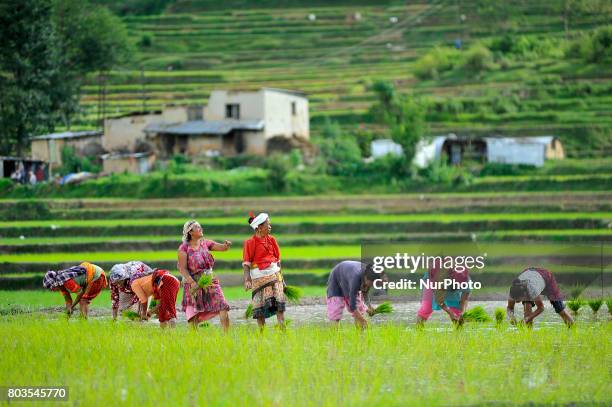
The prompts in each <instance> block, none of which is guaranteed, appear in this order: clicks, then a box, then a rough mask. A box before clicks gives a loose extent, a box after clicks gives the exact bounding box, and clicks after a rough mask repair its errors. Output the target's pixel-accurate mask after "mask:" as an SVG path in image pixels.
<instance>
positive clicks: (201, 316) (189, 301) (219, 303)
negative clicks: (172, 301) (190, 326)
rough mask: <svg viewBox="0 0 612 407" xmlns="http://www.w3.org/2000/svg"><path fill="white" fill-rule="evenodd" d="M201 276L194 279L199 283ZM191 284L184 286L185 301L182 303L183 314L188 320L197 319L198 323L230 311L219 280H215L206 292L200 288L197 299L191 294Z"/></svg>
mask: <svg viewBox="0 0 612 407" xmlns="http://www.w3.org/2000/svg"><path fill="white" fill-rule="evenodd" d="M199 278H200V276H194V277H193V279H194V280H195V281H198V279H199ZM190 287H191V284H188V283H185V284H184V285H183V301H182V303H181V305H182V307H183V312H185V314H186V315H187V320H188V321H190V320H191V319H192V318H197V320H198V321H206V320H209V319H211V318H214V317H216V316H217V315H219V313H220V312H221V311H229V309H230V306H229V304H228V303H227V301H225V296H224V295H223V290H221V285H220V284H219V280H218V279H216V278H214V279H213V281H212V285H211V286H210V287H208V288H207V289H206V290H204V289H202V288H200V289H199V290H198V291H197V293H196V296H195V298H193V297H192V296H191V294H190V293H189V288H190Z"/></svg>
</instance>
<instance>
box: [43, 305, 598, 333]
mask: <svg viewBox="0 0 612 407" xmlns="http://www.w3.org/2000/svg"><path fill="white" fill-rule="evenodd" d="M380 302H382V300H381V301H373V302H372V305H373V306H376V305H377V304H378V303H380ZM248 303H249V302H248V301H247V300H234V301H231V305H232V309H231V310H230V320H231V323H232V324H234V325H244V324H253V325H255V324H256V322H255V320H253V319H249V320H247V319H245V317H244V312H245V310H246V307H247V305H248ZM392 304H393V313H391V314H383V315H375V316H374V317H372V318H370V322H371V323H372V324H373V325H378V324H385V323H389V322H392V323H397V324H400V325H413V324H414V322H415V318H416V313H417V310H418V308H419V302H417V301H392ZM477 305H479V306H482V307H483V308H484V309H485V310H486V311H487V313H488V314H489V315H490V316H491V318H492V319H493V318H494V312H495V309H496V308H504V309H505V308H506V302H505V301H471V302H470V304H469V306H468V309H469V308H472V307H475V306H477ZM545 307H546V309H545V311H544V313H543V314H542V315H540V316H539V317H538V318H537V319H536V323H535V327H536V328H537V326H539V325H540V326H541V325H549V324H555V325H557V324H561V322H562V321H561V318H559V317H558V316H557V315H556V314H555V312H554V310H553V309H552V306H550V304H547V303H545ZM62 310H63V309H62V308H58V307H55V308H48V309H43V310H41V311H40V312H41V313H45V314H47V315H49V316H53V317H56V316H60V315H62V313H61V312H62ZM606 311H607V310H603V311H602V310H600V312H599V314H598V315H599V317H598V320H599V321H604V320H607V319H608V314H607V312H606ZM515 312H516V316H517V319H519V318H521V317H522V306H520V305H519V306H517V307H516V309H515ZM90 317H91V318H94V319H110V318H111V310H110V308H108V309H105V308H94V309H92V310H91V311H90ZM285 318H286V319H287V320H290V321H291V326H301V325H310V324H317V325H320V324H328V323H329V321H328V319H327V312H326V306H325V300H324V299H323V298H305V299H303V300H302V302H301V304H300V305H293V304H289V305H288V308H287V311H286V313H285ZM177 319H178V323H179V324H182V323H186V322H187V320H186V317H185V314H184V313H183V312H181V311H180V310H179V311H178V312H177ZM577 320H578V321H579V322H592V321H593V317H592V313H591V310H590V309H588V308H586V309H585V308H583V309H581V310H580V315H579V316H578V318H577ZM267 322H268V323H269V324H275V323H276V318H274V317H272V318H269V319H268V320H267ZM428 322H429V323H430V324H435V325H437V326H440V325H445V324H448V325H450V322H449V318H448V316H447V315H446V314H445V313H444V312H443V311H437V312H434V313H433V315H432V316H431V318H430V319H429V321H428ZM146 323H147V324H158V323H159V322H158V321H157V320H156V319H151V320H150V321H148V322H146ZM209 323H210V325H213V326H218V325H219V319H218V318H214V319H212V320H211V321H209ZM342 323H343V324H352V323H353V318H352V317H351V316H350V315H349V314H348V313H346V312H345V314H344V316H343V319H342Z"/></svg>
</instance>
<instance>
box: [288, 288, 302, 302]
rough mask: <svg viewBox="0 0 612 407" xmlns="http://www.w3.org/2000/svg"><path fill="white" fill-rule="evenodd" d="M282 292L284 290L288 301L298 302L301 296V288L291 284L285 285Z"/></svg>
mask: <svg viewBox="0 0 612 407" xmlns="http://www.w3.org/2000/svg"><path fill="white" fill-rule="evenodd" d="M284 292H285V297H287V299H288V300H289V301H291V302H292V303H294V304H299V302H300V299H301V298H302V290H301V289H299V288H298V287H296V286H293V285H286V286H285V289H284Z"/></svg>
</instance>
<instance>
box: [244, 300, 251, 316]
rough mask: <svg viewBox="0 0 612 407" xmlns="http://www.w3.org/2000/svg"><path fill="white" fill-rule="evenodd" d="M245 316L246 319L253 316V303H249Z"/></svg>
mask: <svg viewBox="0 0 612 407" xmlns="http://www.w3.org/2000/svg"><path fill="white" fill-rule="evenodd" d="M244 318H245V319H250V318H253V304H252V303H251V304H249V306H248V307H247V309H246V311H244Z"/></svg>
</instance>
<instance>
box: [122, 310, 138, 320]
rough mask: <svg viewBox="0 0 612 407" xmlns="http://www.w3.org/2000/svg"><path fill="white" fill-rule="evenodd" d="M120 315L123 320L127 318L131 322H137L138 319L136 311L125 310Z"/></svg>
mask: <svg viewBox="0 0 612 407" xmlns="http://www.w3.org/2000/svg"><path fill="white" fill-rule="evenodd" d="M121 315H122V316H123V318H128V319H130V320H132V321H135V320H138V319H140V314H138V312H136V311H132V310H129V309H128V310H125V311H123V312H122V313H121Z"/></svg>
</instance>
